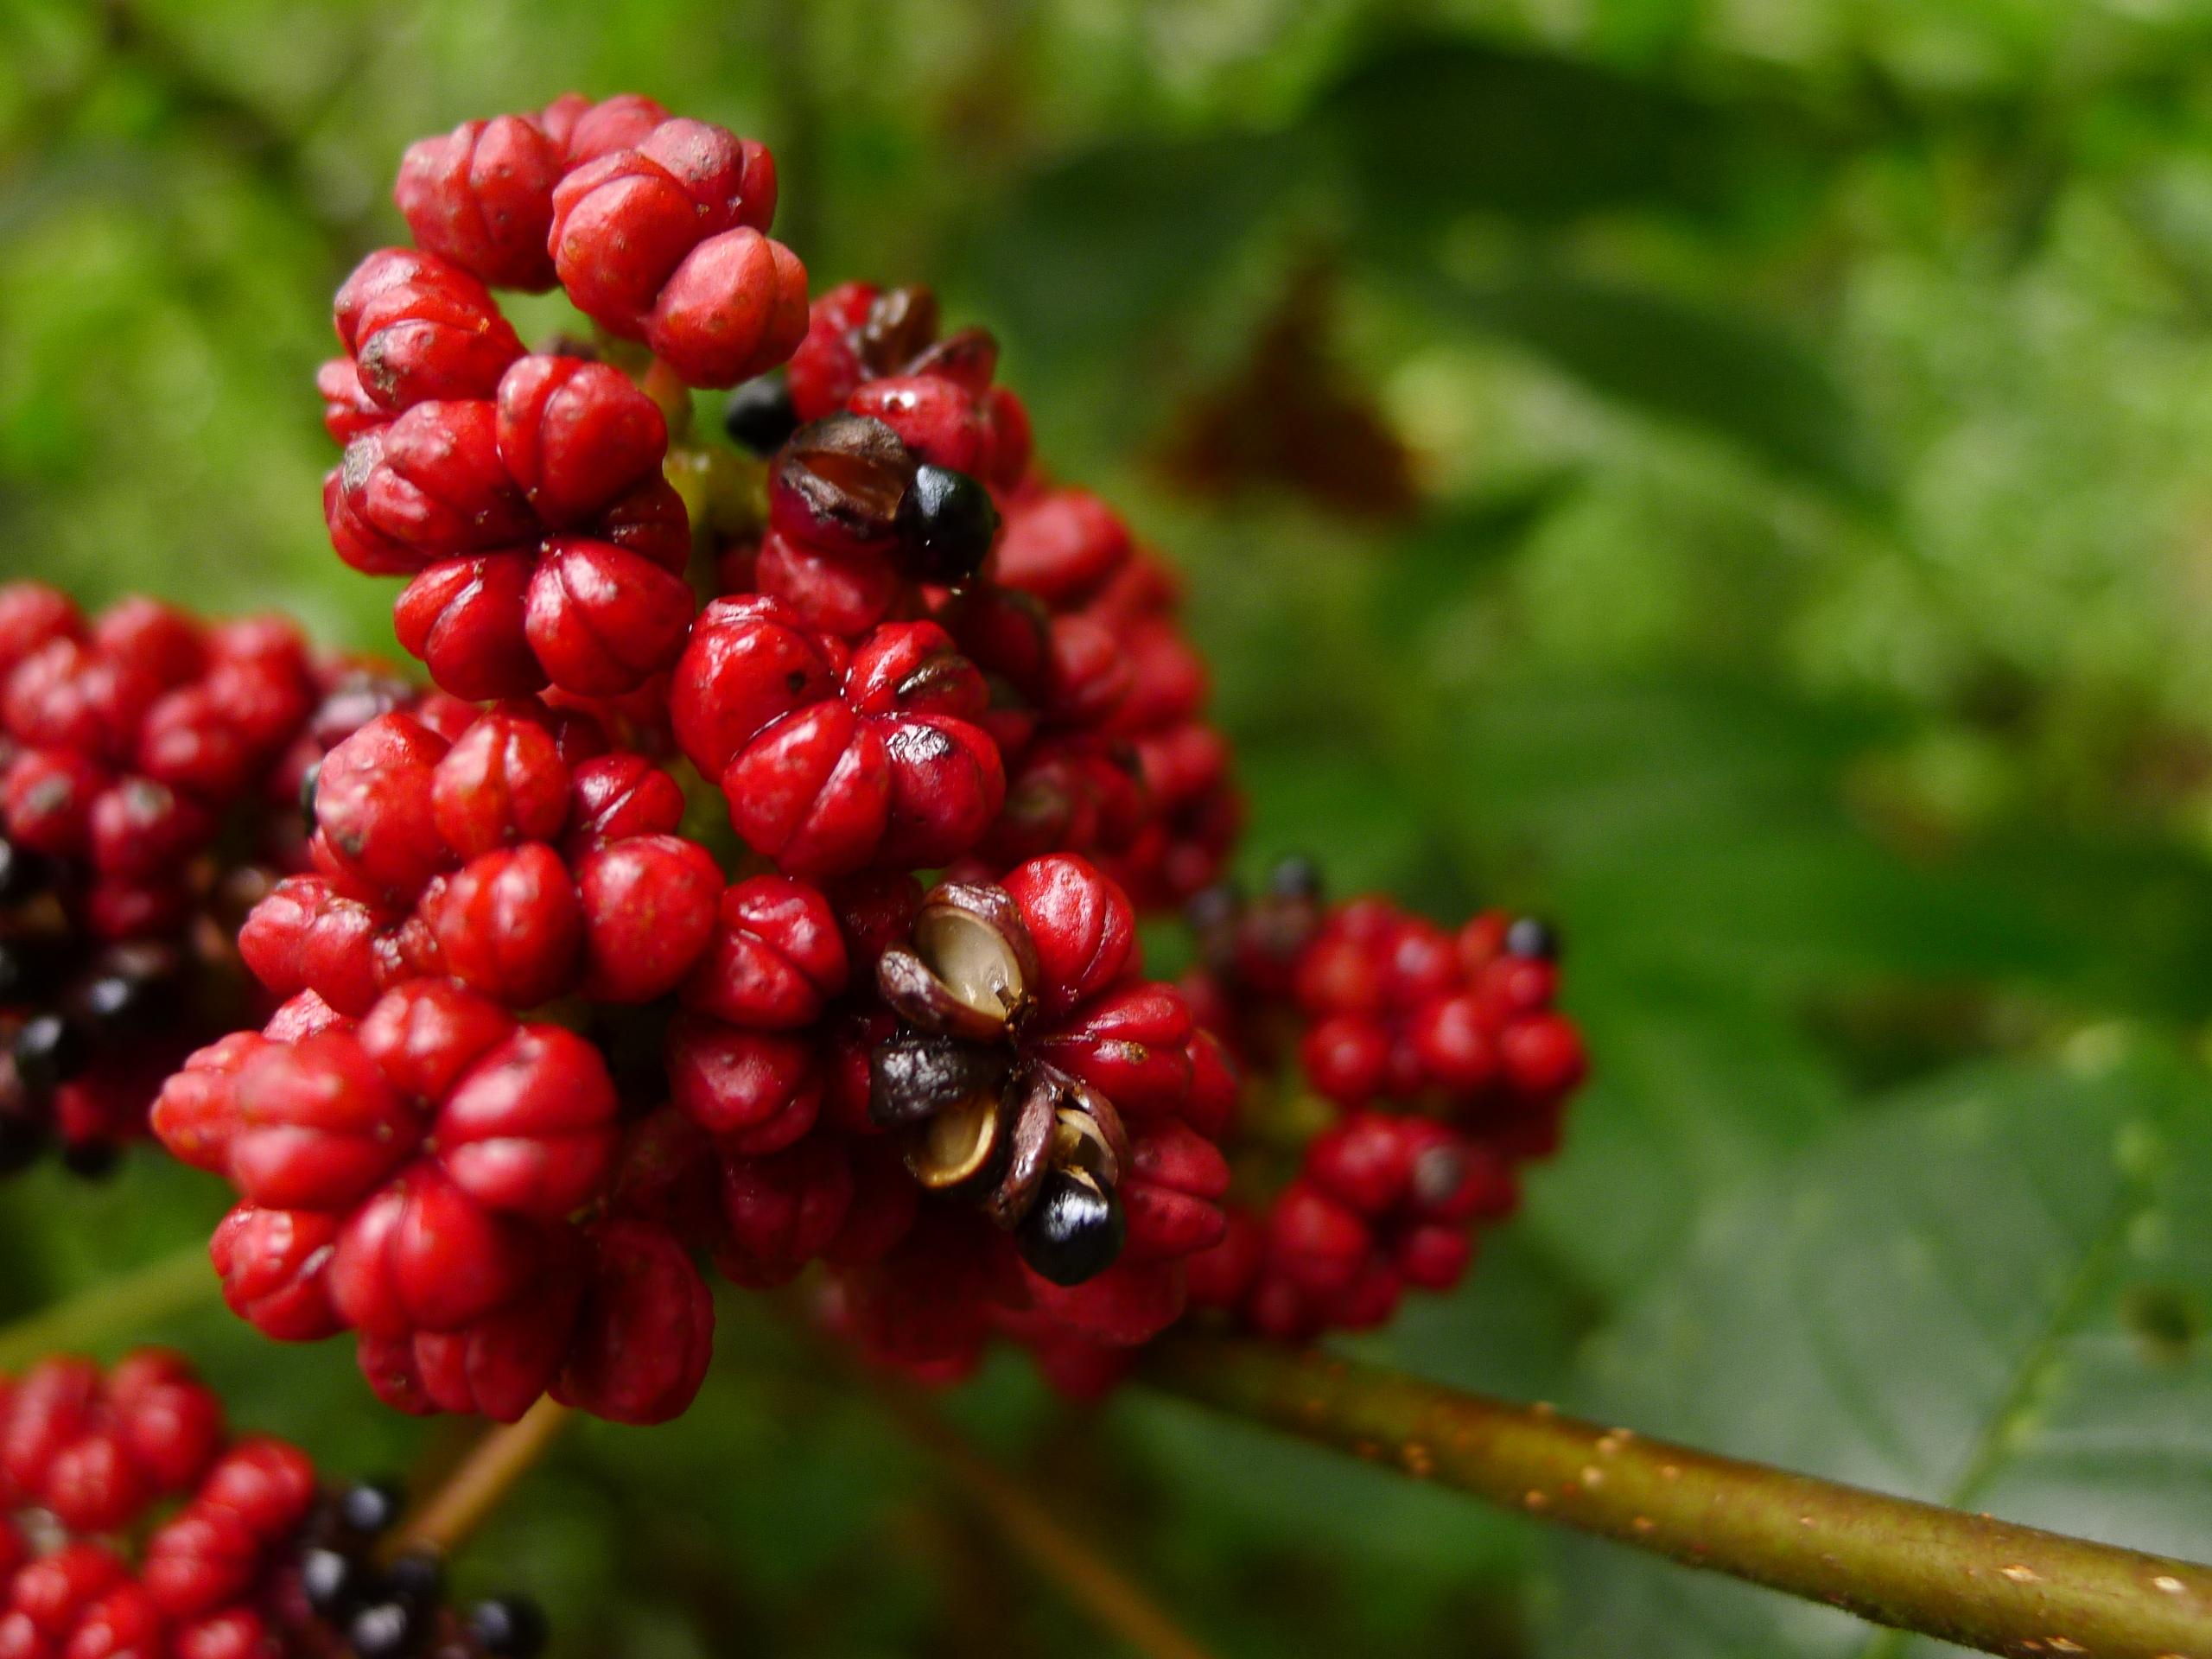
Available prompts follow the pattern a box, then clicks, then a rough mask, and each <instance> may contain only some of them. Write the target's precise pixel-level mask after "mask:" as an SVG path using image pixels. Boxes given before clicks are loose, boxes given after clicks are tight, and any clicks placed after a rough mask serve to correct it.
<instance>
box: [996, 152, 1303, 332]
mask: <svg viewBox="0 0 2212 1659" xmlns="http://www.w3.org/2000/svg"><path fill="white" fill-rule="evenodd" d="M1310 170H1311V162H1310V159H1309V157H1308V153H1307V149H1306V144H1305V143H1304V141H1303V140H1302V139H1301V138H1300V137H1299V136H1297V135H1294V134H1277V133H1241V132H1222V133H1213V134H1208V135H1204V136H1201V137H1191V138H1166V139H1126V140H1120V141H1116V142H1112V143H1105V144H1102V145H1100V146H1098V147H1096V148H1095V149H1087V150H1084V151H1082V152H1080V153H1078V154H1077V155H1075V156H1071V158H1069V159H1068V160H1066V161H1065V162H1061V163H1060V164H1059V165H1058V166H1056V167H1053V168H1049V169H1047V170H1046V171H1044V172H1042V173H1040V174H1039V175H1036V176H1035V177H1033V178H1032V179H1030V180H1029V181H1027V183H1026V184H1025V185H1023V186H1022V187H1021V188H1020V190H1018V191H1017V192H1016V193H1014V196H1013V199H1012V200H1010V201H1009V202H1007V204H1005V206H1004V207H1002V208H1001V210H1000V211H999V212H997V213H994V214H993V215H992V216H991V218H990V219H989V220H988V223H987V224H986V226H984V228H983V229H982V232H980V233H979V235H978V237H977V238H976V241H975V242H974V244H973V245H971V246H970V247H969V250H968V253H967V258H966V261H965V268H966V270H967V271H968V273H969V277H970V278H971V280H972V281H973V282H974V283H975V284H976V287H977V288H978V289H980V291H981V298H980V302H979V306H978V308H979V309H980V310H981V311H982V313H983V314H984V315H988V317H989V318H990V319H991V322H992V326H993V327H997V328H1001V329H1003V330H1004V332H1005V333H1006V334H1007V335H1008V336H1009V337H1010V338H1011V339H1012V340H1015V341H1017V342H1019V343H1020V344H1021V345H1022V346H1025V347H1027V348H1028V349H1029V350H1031V351H1033V352H1034V353H1037V354H1038V355H1039V356H1040V357H1045V358H1047V359H1058V358H1062V357H1066V356H1083V355H1085V354H1096V353H1100V352H1103V351H1109V350H1120V349H1123V348H1126V347H1127V346H1128V344H1129V343H1130V342H1131V341H1133V340H1139V339H1141V338H1142V337H1144V336H1145V335H1146V334H1147V333H1149V332H1151V331H1152V330H1153V329H1154V325H1156V324H1157V323H1158V322H1159V321H1160V318H1162V317H1163V316H1164V315H1167V314H1168V313H1170V312H1172V311H1177V310H1181V311H1184V312H1185V313H1186V314H1187V312H1188V310H1189V308H1190V307H1191V304H1192V300H1193V296H1194V295H1195V294H1197V293H1198V292H1199V291H1200V290H1203V289H1205V287H1206V286H1207V285H1208V283H1210V282H1211V280H1212V279H1213V278H1214V277H1217V276H1218V275H1219V273H1220V272H1221V270H1222V269H1223V268H1224V265H1225V264H1226V263H1227V262H1228V261H1229V260H1230V258H1231V257H1234V256H1235V255H1236V253H1237V252H1239V251H1240V250H1241V248H1242V246H1243V241H1244V238H1246V237H1247V236H1248V235H1249V233H1250V232H1252V231H1253V230H1254V229H1255V227H1256V226H1258V225H1259V224H1260V223H1261V222H1262V220H1264V219H1266V218H1267V217H1268V215H1269V214H1270V213H1273V212H1274V209H1275V208H1276V207H1277V205H1278V204H1279V203H1280V202H1281V200H1282V198H1283V195H1284V193H1285V190H1286V188H1287V186H1289V185H1290V184H1292V183H1293V182H1294V181H1296V180H1297V179H1298V178H1299V177H1300V176H1301V175H1304V174H1306V173H1308V172H1310Z"/></svg>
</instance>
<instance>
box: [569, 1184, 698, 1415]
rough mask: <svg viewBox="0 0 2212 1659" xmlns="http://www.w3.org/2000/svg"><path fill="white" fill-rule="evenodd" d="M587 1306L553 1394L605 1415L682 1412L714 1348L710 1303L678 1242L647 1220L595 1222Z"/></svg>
mask: <svg viewBox="0 0 2212 1659" xmlns="http://www.w3.org/2000/svg"><path fill="white" fill-rule="evenodd" d="M590 1239H591V1244H592V1266H591V1268H590V1277H589V1280H588V1289H587V1291H586V1294H585V1298H584V1306H583V1312H582V1317H581V1319H579V1321H578V1324H577V1330H576V1338H575V1344H574V1345H573V1346H572V1347H571V1349H570V1350H569V1361H568V1364H567V1367H566V1368H565V1369H564V1370H563V1371H562V1373H561V1376H560V1379H559V1381H558V1382H557V1383H556V1384H555V1386H554V1389H553V1395H554V1397H555V1398H556V1399H558V1400H561V1401H563V1402H566V1403H568V1404H569V1405H575V1406H581V1407H582V1408H584V1409H585V1410H587V1411H590V1412H593V1413H595V1414H598V1415H599V1416H601V1417H605V1418H607V1419H608V1420H609V1421H613V1422H618V1423H634V1424H640V1425H643V1424H651V1423H660V1422H666V1421H668V1420H669V1419H670V1418H671V1417H676V1416H680V1415H681V1414H683V1410H684V1408H686V1407H688V1406H690V1403H691V1402H692V1399H693V1398H694V1397H695V1396H696V1395H697V1394H698V1392H699V1384H700V1383H702V1382H703V1381H704V1380H705V1379H706V1375H707V1363H708V1361H709V1360H710V1359H711V1358H712V1357H714V1346H715V1302H714V1297H713V1296H712V1294H710V1293H709V1291H708V1289H707V1286H706V1281H704V1280H702V1279H701V1278H700V1276H699V1270H698V1269H697V1268H695V1267H694V1266H692V1264H691V1257H690V1254H689V1252H687V1251H686V1250H685V1249H683V1245H682V1244H681V1243H678V1242H677V1239H676V1238H675V1237H674V1236H672V1235H671V1234H670V1233H669V1232H668V1231H667V1230H666V1229H664V1228H662V1227H658V1226H656V1225H654V1224H652V1223H650V1222H643V1221H632V1220H627V1219H616V1220H610V1221H603V1222H601V1223H600V1224H598V1225H597V1226H595V1227H594V1228H593V1229H592V1230H591V1234H590Z"/></svg>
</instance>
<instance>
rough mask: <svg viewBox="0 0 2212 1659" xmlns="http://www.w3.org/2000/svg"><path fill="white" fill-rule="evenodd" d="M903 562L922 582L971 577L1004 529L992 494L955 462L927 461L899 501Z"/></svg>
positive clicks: (962, 580) (900, 541) (915, 471)
mask: <svg viewBox="0 0 2212 1659" xmlns="http://www.w3.org/2000/svg"><path fill="white" fill-rule="evenodd" d="M898 528H899V549H900V554H901V557H900V563H901V565H902V566H903V568H904V569H905V571H906V575H909V576H912V578H914V580H916V581H917V582H965V581H967V580H968V578H969V577H970V576H972V575H975V574H976V571H978V570H980V569H982V568H983V561H984V559H986V558H987V557H988V556H989V555H990V551H991V540H992V538H993V537H995V536H996V535H997V534H998V533H999V510H998V509H997V508H996V507H995V506H994V505H992V504H991V493H990V492H989V491H988V490H987V489H985V488H984V487H983V486H982V485H981V484H978V483H977V482H976V480H974V479H972V478H970V477H969V476H968V474H965V473H956V472H954V471H953V470H952V469H951V468H950V467H930V466H922V467H916V468H915V469H914V481H913V482H912V484H909V485H908V486H906V494H905V495H904V496H903V497H901V498H900V499H899V518H898Z"/></svg>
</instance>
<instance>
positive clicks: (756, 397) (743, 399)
mask: <svg viewBox="0 0 2212 1659" xmlns="http://www.w3.org/2000/svg"><path fill="white" fill-rule="evenodd" d="M722 430H723V431H725V432H727V433H728V434H729V441H730V442H732V443H734V444H735V445H736V446H737V447H738V448H741V449H748V450H750V451H752V452H753V454H756V455H772V454H775V453H776V451H777V450H779V449H780V448H783V447H784V440H785V438H788V437H789V436H791V434H792V433H794V432H796V431H798V413H797V412H796V411H795V410H793V409H792V408H791V388H790V386H788V385H785V381H784V377H783V376H782V375H780V374H764V375H762V376H761V377H760V378H759V379H757V380H747V382H746V383H745V384H744V385H741V386H740V387H739V388H738V389H737V390H736V391H733V392H732V393H730V395H729V401H728V403H726V404H723V405H722Z"/></svg>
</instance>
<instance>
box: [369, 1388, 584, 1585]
mask: <svg viewBox="0 0 2212 1659" xmlns="http://www.w3.org/2000/svg"><path fill="white" fill-rule="evenodd" d="M569 1415H570V1413H569V1408H568V1407H566V1406H564V1405H563V1404H562V1403H561V1402H559V1401H557V1400H556V1399H554V1398H553V1397H552V1395H546V1396H545V1397H544V1398H543V1399H542V1400H540V1401H539V1402H537V1404H536V1405H534V1406H532V1407H531V1408H530V1409H529V1410H528V1411H526V1412H524V1414H522V1415H521V1416H520V1417H519V1418H518V1419H517V1420H516V1421H513V1422H512V1423H505V1424H501V1425H500V1426H499V1427H496V1428H491V1429H487V1430H486V1431H485V1433H484V1437H483V1438H482V1439H481V1440H478V1441H477V1442H476V1444H475V1446H474V1447H472V1448H471V1449H470V1451H469V1453H468V1455H467V1457H465V1458H463V1459H461V1466H460V1467H459V1468H457V1469H455V1470H454V1471H453V1473H452V1474H451V1475H449V1476H448V1477H447V1478H446V1482H445V1484H443V1485H442V1486H440V1487H439V1488H438V1489H437V1491H434V1492H432V1493H431V1494H430V1495H429V1497H428V1498H426V1499H424V1500H423V1503H422V1506H421V1507H420V1508H419V1509H417V1510H416V1511H415V1513H414V1514H413V1515H411V1516H409V1517H408V1518H407V1520H406V1522H404V1524H403V1525H402V1526H401V1527H400V1528H399V1529H398V1531H397V1533H396V1534H395V1535H394V1536H393V1539H392V1548H394V1550H396V1551H397V1550H407V1549H424V1548H428V1549H435V1550H437V1551H438V1552H440V1553H441V1554H452V1553H453V1552H454V1550H456V1549H458V1548H460V1547H461V1545H462V1544H463V1543H464V1542H466V1541H467V1538H468V1535H470V1534H471V1533H473V1532H474V1531H475V1530H476V1529H477V1527H478V1526H479V1525H480V1524H481V1523H482V1522H483V1520H484V1517H485V1516H487V1515H489V1514H490V1513H491V1512H492V1511H493V1510H494V1509H496V1508H497V1507H498V1506H499V1500H500V1499H501V1498H503V1497H505V1496H506V1495H507V1492H508V1491H509V1490H510V1489H511V1488H512V1486H513V1485H514V1484H515V1483H516V1482H517V1481H518V1480H520V1479H521V1478H523V1476H524V1475H525V1474H526V1473H528V1472H529V1471H530V1469H531V1465H534V1464H536V1463H537V1459H539V1457H540V1456H542V1455H543V1452H544V1451H545V1448H546V1447H547V1446H550V1445H551V1444H552V1442H553V1437H554V1436H555V1435H556V1434H558V1433H560V1432H561V1426H562V1425H563V1423H566V1422H567V1421H569Z"/></svg>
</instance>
